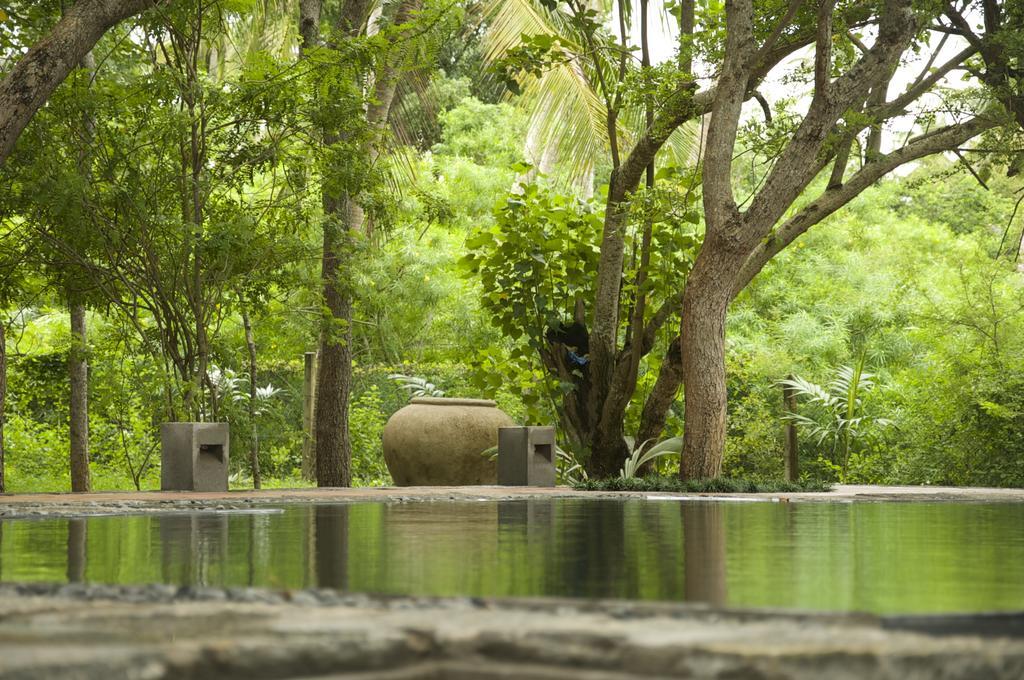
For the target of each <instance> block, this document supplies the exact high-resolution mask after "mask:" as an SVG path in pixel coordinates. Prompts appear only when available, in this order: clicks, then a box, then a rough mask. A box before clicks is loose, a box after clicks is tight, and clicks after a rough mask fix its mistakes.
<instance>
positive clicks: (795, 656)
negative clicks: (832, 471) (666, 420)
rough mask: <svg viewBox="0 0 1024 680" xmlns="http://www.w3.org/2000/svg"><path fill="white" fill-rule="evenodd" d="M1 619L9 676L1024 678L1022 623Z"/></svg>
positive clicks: (570, 615)
mask: <svg viewBox="0 0 1024 680" xmlns="http://www.w3.org/2000/svg"><path fill="white" fill-rule="evenodd" d="M0 611H2V612H3V615H2V617H0V678H20V679H21V678H23V679H31V678H55V677H60V678H81V679H92V678H96V679H100V678H103V679H106V678H140V679H141V678H152V679H159V678H314V677H319V678H349V679H355V678H380V679H382V680H387V679H399V678H401V679H406V678H436V679H439V680H440V679H448V678H451V679H460V680H461V679H463V678H466V679H468V678H483V679H487V678H516V679H521V680H535V679H536V680H540V679H544V680H548V679H551V680H554V679H556V678H559V679H560V678H594V679H595V680H604V679H607V680H613V679H614V680H625V679H639V678H659V677H683V678H695V679H703V678H715V679H718V680H725V679H728V678H733V679H747V678H751V679H772V680H785V679H802V678H808V679H811V678H814V679H817V678H830V679H844V678H874V679H879V680H885V679H890V678H891V679H893V680H896V679H899V680H914V679H916V678H920V679H922V680H924V679H928V680H937V679H953V678H965V679H967V678H971V679H974V678H986V679H991V680H1000V679H1003V678H1005V679H1007V680H1009V679H1011V678H1012V679H1014V680H1017V679H1019V678H1021V677H1024V620H1022V618H1021V617H1020V616H1018V615H989V616H971V617H908V618H889V619H887V618H878V617H871V616H860V615H852V616H844V615H827V614H821V615H818V614H790V613H781V614H775V613H770V612H760V611H747V612H744V611H722V610H714V609H709V608H706V607H701V606H695V605H681V604H664V603H663V604H657V603H652V604H648V603H638V602H620V601H602V602H587V601H570V600H529V599H524V600H480V599H459V598H442V599H430V598H426V599H419V598H378V597H371V596H366V595H352V594H345V593H338V592H335V591H300V592H280V591H267V590H257V589H228V590H220V589H199V588H175V587H173V586H139V587H121V586H118V587H113V586H84V585H80V584H76V585H71V586H45V585H43V586H40V585H25V586H18V585H3V586H0ZM912 629H917V630H916V631H915V630H912ZM922 631H924V632H922Z"/></svg>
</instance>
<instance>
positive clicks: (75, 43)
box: [0, 0, 157, 164]
mask: <svg viewBox="0 0 1024 680" xmlns="http://www.w3.org/2000/svg"><path fill="white" fill-rule="evenodd" d="M155 4H157V0H81V1H80V2H77V3H75V5H74V6H73V7H71V8H70V9H69V10H68V12H67V13H66V14H65V15H64V16H63V18H61V20H60V21H58V22H57V25H56V26H54V27H53V30H51V31H50V33H49V34H48V35H47V36H46V37H44V38H43V39H42V40H40V41H39V42H38V43H36V44H35V45H33V46H32V49H30V50H29V51H28V53H26V54H25V56H23V57H22V58H21V59H20V60H19V61H18V63H17V64H16V65H15V66H14V68H13V69H12V70H11V72H10V73H8V74H7V77H6V78H4V79H3V81H2V82H0V164H3V162H4V161H5V160H6V159H7V156H9V155H10V153H11V151H12V150H13V149H14V145H15V143H16V142H17V141H18V137H19V136H20V135H21V132H22V130H24V129H25V126H26V125H28V123H29V121H30V120H32V116H33V115H35V112H36V111H37V110H39V108H40V107H41V106H42V105H43V104H45V103H46V100H47V99H49V98H50V95H51V94H53V91H54V90H56V89H57V86H58V85H60V84H61V83H62V82H64V79H65V78H66V77H67V76H68V74H69V73H71V71H72V69H74V68H75V67H76V66H77V65H78V64H79V62H81V60H82V58H83V57H84V56H85V55H86V53H87V52H89V50H91V49H92V48H93V46H94V45H95V44H96V43H97V42H98V41H99V39H100V38H102V37H103V34H104V33H106V32H107V31H108V30H109V29H110V28H111V27H112V26H114V25H115V24H117V23H119V22H120V21H122V20H124V19H127V18H128V17H130V16H133V15H135V14H138V13H139V12H141V11H142V10H144V9H146V8H148V7H151V6H153V5H155Z"/></svg>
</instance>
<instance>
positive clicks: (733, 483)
mask: <svg viewBox="0 0 1024 680" xmlns="http://www.w3.org/2000/svg"><path fill="white" fill-rule="evenodd" d="M573 488H575V489H578V490H580V491H661V492H671V493H794V492H800V491H831V490H832V485H831V484H829V483H828V482H821V481H810V480H808V481H799V482H787V481H784V480H781V479H779V480H753V479H737V478H732V477H715V478H713V479H679V478H678V477H662V476H657V475H652V476H648V477H632V478H629V479H622V478H620V477H611V478H608V479H588V480H584V481H582V482H580V483H579V484H576V485H574V487H573Z"/></svg>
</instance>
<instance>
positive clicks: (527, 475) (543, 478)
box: [498, 427, 555, 486]
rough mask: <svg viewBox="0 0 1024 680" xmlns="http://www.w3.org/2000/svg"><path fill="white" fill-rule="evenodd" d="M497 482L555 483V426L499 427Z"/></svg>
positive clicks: (544, 484) (513, 484)
mask: <svg viewBox="0 0 1024 680" xmlns="http://www.w3.org/2000/svg"><path fill="white" fill-rule="evenodd" d="M498 484H500V485H502V486H554V485H555V428H553V427H499V428H498Z"/></svg>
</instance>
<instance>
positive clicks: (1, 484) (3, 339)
mask: <svg viewBox="0 0 1024 680" xmlns="http://www.w3.org/2000/svg"><path fill="white" fill-rule="evenodd" d="M6 420H7V323H6V320H0V493H7V483H6V480H5V477H4V470H5V463H4V422H5V421H6Z"/></svg>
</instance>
